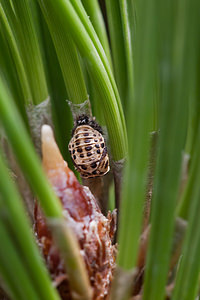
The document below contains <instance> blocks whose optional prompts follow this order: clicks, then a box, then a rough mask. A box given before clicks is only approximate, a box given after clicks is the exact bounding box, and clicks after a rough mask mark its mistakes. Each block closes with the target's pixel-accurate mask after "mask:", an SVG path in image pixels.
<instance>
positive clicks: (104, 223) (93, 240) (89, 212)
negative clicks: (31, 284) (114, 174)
mask: <svg viewBox="0 0 200 300" xmlns="http://www.w3.org/2000/svg"><path fill="white" fill-rule="evenodd" d="M42 154H43V167H44V170H45V172H46V174H47V177H48V179H49V181H50V183H51V185H52V186H53V189H54V191H55V193H56V195H57V197H58V198H59V199H60V201H61V203H62V206H63V214H64V216H66V219H67V222H68V226H70V228H71V229H72V230H73V232H74V233H75V235H76V237H77V239H78V242H79V245H80V253H81V255H82V256H83V259H84V262H85V265H86V268H87V271H88V275H89V279H90V283H91V286H92V288H93V300H94V299H95V300H100V299H106V298H107V296H108V294H109V291H110V285H111V281H112V278H113V271H114V268H115V252H116V250H115V246H114V245H113V244H112V239H113V236H114V233H115V213H113V214H111V213H108V216H107V217H105V216H104V215H103V214H102V213H101V211H100V209H99V207H98V205H97V202H96V200H95V198H94V196H93V195H92V193H91V192H90V190H89V189H88V188H87V187H84V186H82V185H81V184H80V183H79V182H78V180H77V179H76V177H75V175H74V173H73V172H72V171H71V170H70V169H69V168H68V165H67V163H66V162H65V161H64V160H63V158H62V156H61V153H60V151H59V149H58V147H57V144H56V142H55V140H54V137H53V132H52V130H51V128H50V127H49V126H47V125H44V126H43V128H42ZM35 233H36V236H37V240H38V243H39V246H40V248H41V250H42V253H43V255H44V258H45V261H46V264H47V267H48V269H49V271H50V274H51V277H52V280H53V282H54V284H55V285H56V286H57V288H58V290H59V292H60V295H61V297H62V299H67V300H68V299H72V298H71V292H70V286H69V282H68V276H67V274H66V272H65V268H64V263H63V260H62V258H61V257H60V254H59V252H58V249H57V247H56V245H55V244H54V242H53V240H52V236H51V233H50V231H49V230H48V227H47V224H46V221H45V218H44V216H43V214H42V212H41V210H40V208H39V206H38V205H37V204H36V205H35Z"/></svg>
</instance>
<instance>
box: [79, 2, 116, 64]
mask: <svg viewBox="0 0 200 300" xmlns="http://www.w3.org/2000/svg"><path fill="white" fill-rule="evenodd" d="M82 3H83V6H84V8H85V10H86V12H87V14H88V16H89V17H90V20H91V22H92V25H93V26H94V29H95V31H96V33H97V35H98V38H99V40H100V42H101V44H102V46H103V48H104V51H105V54H106V56H107V58H108V61H109V63H110V66H111V67H112V59H111V54H110V47H109V43H108V37H107V33H106V28H105V23H104V20H103V16H102V13H101V9H100V7H99V3H98V0H93V1H90V0H82Z"/></svg>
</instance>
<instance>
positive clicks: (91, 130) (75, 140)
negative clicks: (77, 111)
mask: <svg viewBox="0 0 200 300" xmlns="http://www.w3.org/2000/svg"><path fill="white" fill-rule="evenodd" d="M68 148H69V152H70V154H71V157H72V160H73V163H74V166H75V168H76V169H77V170H78V171H79V172H80V175H81V176H82V177H84V178H90V177H97V176H103V175H105V174H106V173H108V172H109V170H110V166H109V158H108V153H107V147H106V145H105V140H104V137H103V132H102V129H101V127H100V126H99V125H98V124H97V122H96V121H95V120H94V119H93V118H90V117H88V116H87V115H80V116H79V117H78V118H77V120H76V123H75V127H74V129H73V130H72V139H71V140H70V142H69V146H68Z"/></svg>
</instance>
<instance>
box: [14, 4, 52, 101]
mask: <svg viewBox="0 0 200 300" xmlns="http://www.w3.org/2000/svg"><path fill="white" fill-rule="evenodd" d="M12 3H13V8H14V11H15V16H16V19H17V21H16V24H17V26H16V28H15V30H16V35H17V44H18V46H19V48H20V52H21V55H22V57H23V62H24V68H25V71H26V74H27V79H28V81H29V86H30V90H31V94H32V98H33V102H34V103H35V104H37V103H40V102H42V101H44V100H45V99H47V97H48V90H47V84H46V78H45V72H44V66H43V61H42V55H41V52H40V47H39V40H38V37H37V33H36V26H35V24H34V22H35V21H34V19H33V15H32V11H31V6H30V3H29V1H28V0H12Z"/></svg>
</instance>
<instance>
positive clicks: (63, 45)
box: [39, 1, 88, 103]
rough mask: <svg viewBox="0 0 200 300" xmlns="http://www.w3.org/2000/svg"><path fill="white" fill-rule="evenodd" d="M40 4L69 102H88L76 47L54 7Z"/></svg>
mask: <svg viewBox="0 0 200 300" xmlns="http://www.w3.org/2000/svg"><path fill="white" fill-rule="evenodd" d="M39 3H40V5H41V8H42V11H43V13H44V16H45V19H46V22H47V24H48V27H49V31H50V33H51V36H52V39H53V42H54V46H55V49H56V52H57V56H58V59H59V62H60V67H61V70H62V74H63V78H64V81H65V85H66V89H67V94H68V97H69V100H70V101H72V102H73V103H82V102H84V101H85V100H87V98H88V95H87V90H86V86H85V83H84V78H83V74H82V70H81V67H80V62H79V58H78V53H77V50H76V46H75V44H74V42H73V40H72V39H71V37H70V36H69V35H68V34H66V31H65V30H64V29H63V26H62V24H61V22H60V20H59V19H58V18H56V16H55V14H54V10H53V6H52V5H48V6H47V5H45V3H44V2H42V1H39Z"/></svg>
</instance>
